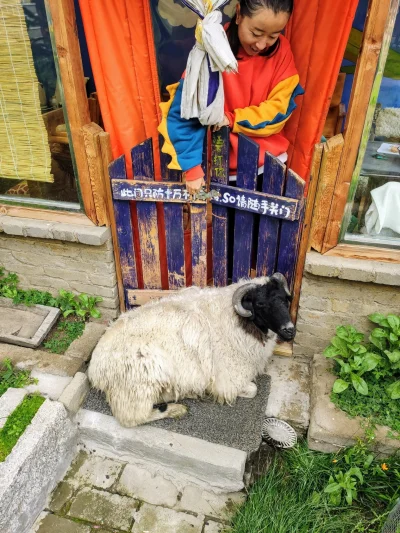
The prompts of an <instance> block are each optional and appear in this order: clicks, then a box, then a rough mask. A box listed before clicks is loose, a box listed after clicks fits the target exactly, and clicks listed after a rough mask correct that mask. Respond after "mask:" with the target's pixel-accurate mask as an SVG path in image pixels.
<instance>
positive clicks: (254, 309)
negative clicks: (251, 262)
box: [242, 278, 296, 341]
mask: <svg viewBox="0 0 400 533" xmlns="http://www.w3.org/2000/svg"><path fill="white" fill-rule="evenodd" d="M291 300H292V298H291V296H289V295H288V293H287V292H286V290H285V288H284V286H283V284H282V283H281V282H280V281H279V280H277V279H273V278H271V279H270V280H269V282H268V283H267V284H266V285H260V286H259V287H257V288H254V289H252V290H250V291H248V293H247V294H246V295H245V296H244V297H243V300H242V305H243V308H244V309H247V310H248V311H251V313H252V316H251V317H250V318H249V320H252V321H253V323H254V325H255V326H257V328H258V329H259V330H260V331H262V333H264V334H267V333H268V331H269V330H271V331H273V332H274V333H276V334H277V335H278V336H279V337H280V338H281V339H282V340H284V341H292V340H293V339H294V336H295V335H296V328H295V327H294V325H293V323H292V321H291V318H290V313H289V306H290V302H291Z"/></svg>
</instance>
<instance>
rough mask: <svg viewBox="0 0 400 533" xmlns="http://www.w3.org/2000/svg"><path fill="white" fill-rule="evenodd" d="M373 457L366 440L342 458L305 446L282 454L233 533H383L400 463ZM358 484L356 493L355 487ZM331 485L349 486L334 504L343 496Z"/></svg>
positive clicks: (395, 495)
mask: <svg viewBox="0 0 400 533" xmlns="http://www.w3.org/2000/svg"><path fill="white" fill-rule="evenodd" d="M370 455H371V454H370V452H369V451H368V441H365V440H363V441H360V442H359V443H357V445H356V446H354V447H353V448H350V449H347V450H344V451H343V452H341V453H340V454H337V455H334V454H323V453H319V452H313V451H311V450H309V449H308V448H307V445H306V443H304V442H300V443H299V444H298V445H297V446H296V447H295V448H294V449H291V450H287V451H284V452H282V453H281V454H277V455H276V456H275V459H274V461H273V462H272V464H271V466H270V469H269V470H268V473H267V475H266V476H265V477H264V478H262V479H261V480H260V481H258V482H257V483H256V484H255V485H254V486H253V487H252V489H251V491H250V493H249V497H248V500H247V502H246V503H245V504H244V505H243V506H242V507H241V508H239V509H238V510H237V513H236V515H235V517H234V519H233V521H232V525H231V528H230V529H229V530H227V531H229V533H356V532H357V533H361V532H368V533H378V532H380V531H381V530H382V526H383V524H384V522H385V520H386V517H387V515H388V513H389V511H390V510H391V509H392V507H393V505H394V503H395V502H396V500H397V498H398V497H399V495H400V484H399V468H400V462H399V459H398V458H396V457H393V458H390V459H388V460H387V461H386V462H385V463H382V464H380V462H379V461H378V459H377V458H375V457H374V456H373V457H372V458H371V457H370ZM349 471H351V473H349ZM340 472H342V475H340ZM351 478H353V479H352V480H351ZM354 481H356V482H357V486H356V487H352V483H354ZM331 483H332V484H333V483H336V484H338V485H339V484H340V483H343V484H344V486H345V487H344V490H343V487H342V488H341V490H340V496H341V497H340V500H339V498H338V497H336V498H335V499H334V501H333V499H332V498H331V494H335V493H336V494H338V493H339V490H338V491H336V487H335V490H332V491H330V490H327V491H326V489H327V487H329V486H331V487H332V485H331ZM348 489H350V492H351V491H352V490H354V489H356V492H357V494H354V492H351V496H352V497H351V504H350V498H349V497H348ZM346 496H347V501H346Z"/></svg>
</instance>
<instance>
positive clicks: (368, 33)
mask: <svg viewBox="0 0 400 533" xmlns="http://www.w3.org/2000/svg"><path fill="white" fill-rule="evenodd" d="M398 8H399V0H370V2H369V6H368V13H367V20H366V23H365V29H364V33H363V40H362V43H361V51H360V54H359V57H358V60H357V65H356V71H355V75H354V81H353V87H352V91H351V97H350V104H349V111H348V115H347V120H346V124H345V130H344V146H343V152H342V159H341V163H340V166H339V171H338V176H337V180H336V184H335V189H334V193H333V199H332V204H331V208H330V213H329V218H328V223H327V227H326V231H325V236H324V242H323V246H322V254H325V253H327V252H328V251H330V250H333V249H334V248H336V247H338V246H339V247H340V248H339V249H338V254H340V253H341V250H343V248H342V247H343V246H346V247H347V246H348V247H353V248H354V257H356V256H358V255H359V250H360V248H361V249H363V248H365V246H362V245H359V244H352V243H341V242H340V240H341V237H342V235H343V233H344V231H345V229H344V228H345V227H346V220H345V212H346V206H347V205H348V202H350V201H352V199H353V195H354V194H355V189H356V185H357V183H358V178H359V174H360V170H361V165H362V162H363V159H364V155H365V151H366V147H367V140H368V136H369V131H370V128H371V124H372V119H373V114H374V110H375V103H374V97H375V96H376V94H377V91H379V87H380V83H381V80H382V76H383V71H384V66H385V62H386V57H387V53H388V50H389V47H390V40H391V36H392V33H393V26H394V22H395V20H396V15H397V12H398ZM360 116H363V117H365V120H364V121H362V122H361V121H360V120H359V117H360ZM372 247H373V248H375V249H379V250H381V252H382V253H381V254H374V253H371V254H370V255H371V257H368V254H367V253H363V257H365V258H369V259H372V260H378V259H375V256H376V255H377V256H379V255H381V256H383V257H384V256H385V253H387V251H388V250H391V251H396V249H395V248H385V247H384V246H382V247H380V246H379V243H377V245H376V246H371V248H372ZM346 253H348V252H347V248H346ZM331 255H334V252H331ZM379 260H382V259H379ZM399 262H400V255H399Z"/></svg>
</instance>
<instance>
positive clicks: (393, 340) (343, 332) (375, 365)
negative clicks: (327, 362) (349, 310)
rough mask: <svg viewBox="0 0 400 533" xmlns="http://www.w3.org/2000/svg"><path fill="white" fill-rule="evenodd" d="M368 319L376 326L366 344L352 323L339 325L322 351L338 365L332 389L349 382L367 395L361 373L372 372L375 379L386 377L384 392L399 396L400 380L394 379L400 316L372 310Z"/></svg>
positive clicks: (399, 359)
mask: <svg viewBox="0 0 400 533" xmlns="http://www.w3.org/2000/svg"><path fill="white" fill-rule="evenodd" d="M368 318H369V319H370V320H371V322H373V323H375V324H378V325H379V327H377V328H374V329H373V330H372V332H371V334H370V336H369V343H365V342H364V335H363V334H362V333H360V332H359V331H357V330H356V329H355V328H354V327H353V326H339V327H338V328H336V336H335V337H334V338H333V339H332V340H331V343H330V345H329V346H328V347H327V348H326V349H325V350H324V352H323V353H324V355H325V357H328V358H331V359H333V360H334V361H335V362H336V363H337V365H338V367H339V371H338V374H339V378H338V379H337V380H336V381H335V384H334V386H333V392H334V393H336V394H341V393H342V392H344V391H345V390H346V389H347V388H348V387H349V385H352V386H353V387H354V389H355V390H356V391H357V392H358V393H359V394H362V395H364V396H367V395H368V394H369V388H368V383H367V380H366V379H364V378H363V376H364V374H366V373H372V377H373V378H374V380H376V381H379V380H381V379H383V378H389V382H388V383H386V385H385V387H386V391H387V393H388V395H389V396H390V398H391V399H392V400H396V399H399V398H400V379H396V378H397V375H399V374H400V317H398V316H397V315H393V314H389V315H387V316H386V317H385V316H384V315H381V314H379V313H374V314H372V315H370V316H369V317H368ZM398 377H400V375H399V376H398ZM393 378H394V379H393Z"/></svg>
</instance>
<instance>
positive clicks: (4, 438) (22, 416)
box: [0, 394, 45, 462]
mask: <svg viewBox="0 0 400 533" xmlns="http://www.w3.org/2000/svg"><path fill="white" fill-rule="evenodd" d="M44 400H45V399H44V398H42V397H41V396H38V395H36V394H33V395H30V396H26V397H25V398H24V400H23V401H22V402H21V403H20V405H19V406H18V407H17V408H16V409H15V410H14V411H13V412H12V413H11V415H10V416H9V417H8V418H7V421H6V423H5V425H4V427H3V428H2V429H1V430H0V462H1V461H4V460H5V458H6V457H7V455H9V453H10V452H11V450H12V449H13V447H14V446H15V444H16V442H17V441H18V439H19V438H20V436H21V435H22V434H23V432H24V431H25V429H26V427H27V426H28V425H29V424H30V423H31V421H32V419H33V417H34V416H35V414H36V413H37V411H38V409H39V407H40V406H41V405H42V403H43V402H44Z"/></svg>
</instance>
